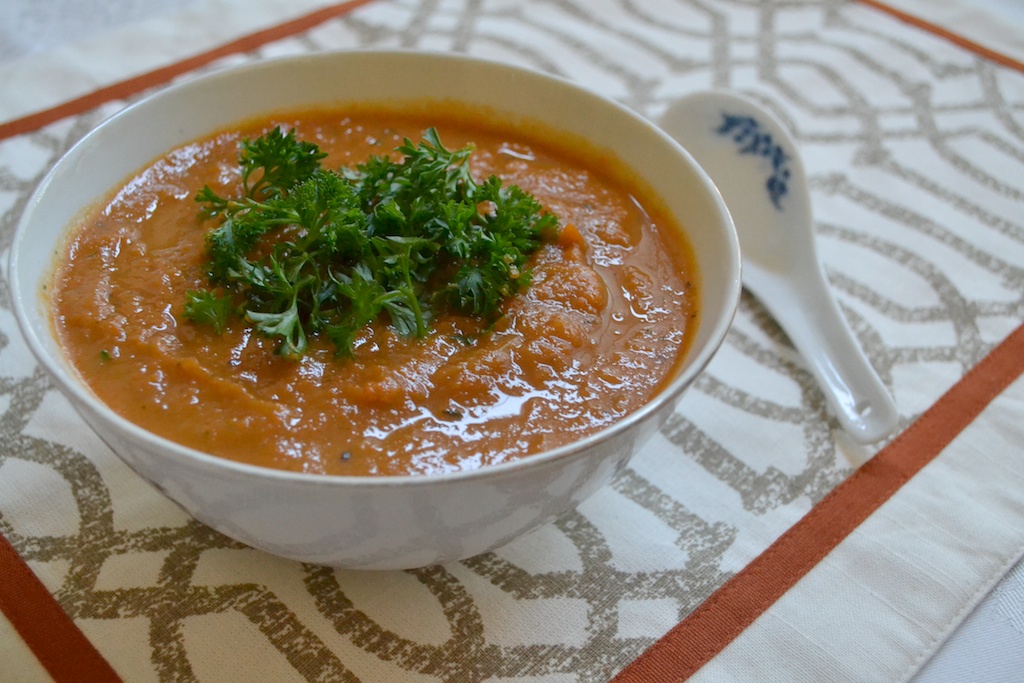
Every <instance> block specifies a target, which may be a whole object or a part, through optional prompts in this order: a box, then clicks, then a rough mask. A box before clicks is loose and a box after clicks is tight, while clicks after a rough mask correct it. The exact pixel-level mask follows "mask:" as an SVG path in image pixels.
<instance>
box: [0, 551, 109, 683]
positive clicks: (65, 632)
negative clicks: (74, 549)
mask: <svg viewBox="0 0 1024 683" xmlns="http://www.w3.org/2000/svg"><path fill="white" fill-rule="evenodd" d="M0 611H2V612H3V613H4V614H5V615H6V616H7V619H8V620H9V621H10V622H11V625H12V626H14V629H15V630H16V631H17V632H18V634H19V635H21V637H22V639H23V640H24V641H25V643H27V644H28V646H29V648H30V649H31V650H32V652H33V654H35V656H36V658H37V659H38V660H39V662H40V663H41V664H42V665H43V668H45V669H46V670H47V671H48V672H49V674H50V675H51V676H52V677H53V678H54V680H55V681H94V682H95V683H106V682H107V681H120V680H121V678H120V677H119V676H118V675H117V674H116V673H115V672H114V670H113V669H112V668H111V666H110V664H108V663H107V660H105V659H103V657H102V656H101V655H100V653H99V652H97V651H96V648H95V647H93V644H92V643H90V642H89V639H88V638H86V637H85V635H84V634H83V633H82V632H81V631H80V630H79V629H78V627H77V626H76V625H75V622H73V621H71V619H70V618H68V615H67V614H66V613H65V612H64V610H62V609H61V607H60V605H59V604H58V603H57V601H56V600H54V598H53V596H52V595H50V591H49V589H47V587H46V586H45V585H43V583H42V582H41V581H40V580H39V579H38V578H37V577H36V575H35V574H33V573H32V570H31V569H30V568H29V566H28V565H27V564H25V561H24V560H22V559H21V556H19V555H18V553H17V551H15V549H14V547H13V546H12V545H11V544H10V542H8V540H7V539H6V538H4V537H3V535H2V534H0Z"/></svg>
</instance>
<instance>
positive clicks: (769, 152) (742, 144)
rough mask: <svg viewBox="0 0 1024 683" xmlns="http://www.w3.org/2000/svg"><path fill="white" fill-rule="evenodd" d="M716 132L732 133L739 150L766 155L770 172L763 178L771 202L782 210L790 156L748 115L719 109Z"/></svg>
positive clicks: (720, 133)
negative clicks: (769, 164)
mask: <svg viewBox="0 0 1024 683" xmlns="http://www.w3.org/2000/svg"><path fill="white" fill-rule="evenodd" d="M715 132H716V133H717V134H718V135H721V136H723V137H730V136H731V137H732V140H733V142H735V143H736V144H737V146H739V153H740V154H754V155H757V156H760V157H764V158H765V159H768V161H769V162H770V163H771V167H772V174H771V175H770V176H769V177H768V180H767V181H765V188H766V189H767V190H768V196H769V197H770V198H771V200H772V204H774V205H775V208H776V209H777V210H779V211H782V210H783V209H782V197H783V196H785V194H786V193H787V192H788V191H789V188H788V187H787V186H786V183H788V182H789V160H790V156H789V155H788V154H786V150H784V149H783V148H782V146H781V145H779V144H778V143H777V142H775V141H774V140H773V139H772V136H771V133H766V132H764V131H762V130H761V124H759V123H758V122H757V119H755V118H754V117H752V116H746V115H739V114H727V113H725V112H722V125H721V126H719V127H718V128H716V129H715Z"/></svg>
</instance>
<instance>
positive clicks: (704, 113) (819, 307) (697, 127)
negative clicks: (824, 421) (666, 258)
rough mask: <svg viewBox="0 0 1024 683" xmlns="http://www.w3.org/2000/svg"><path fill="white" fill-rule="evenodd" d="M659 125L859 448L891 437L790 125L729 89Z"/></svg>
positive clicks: (885, 396) (892, 413) (684, 101)
mask: <svg viewBox="0 0 1024 683" xmlns="http://www.w3.org/2000/svg"><path fill="white" fill-rule="evenodd" d="M659 125H660V126H661V128H662V130H664V131H665V132H666V133H668V134H669V135H670V136H672V137H673V138H675V139H676V140H677V141H678V142H679V143H680V144H681V145H682V146H683V147H685V148H686V149H687V150H688V151H689V152H690V154H692V155H693V157H694V158H695V159H696V160H697V163H699V164H700V165H701V166H703V167H704V170H705V171H706V172H707V174H708V175H709V176H711V179H712V180H713V181H714V183H715V184H716V185H717V186H718V189H719V191H720V192H721V194H722V197H723V198H724V199H725V203H726V206H728V208H729V212H730V213H731V214H732V217H733V221H734V223H735V225H736V231H737V232H738V233H739V238H740V248H741V255H742V261H743V286H744V287H746V288H747V289H748V290H749V291H750V292H751V293H753V294H754V295H755V296H756V297H757V298H758V299H759V300H760V301H761V303H762V304H763V305H764V306H765V307H766V308H767V309H768V311H769V312H770V313H771V314H772V316H773V317H774V318H775V320H776V321H777V322H778V323H779V325H780V326H781V327H782V329H783V330H785V332H786V334H787V335H788V336H789V339H790V341H792V343H793V345H794V346H795V347H796V349H797V350H798V351H799V352H800V353H801V354H802V355H803V357H804V358H805V359H806V360H807V362H808V364H809V370H810V372H811V374H812V375H813V376H814V378H815V380H816V381H817V382H818V384H819V386H820V387H821V389H822V390H823V391H824V393H825V396H826V398H827V399H828V402H829V404H830V405H831V407H832V409H833V411H834V412H835V414H836V417H837V418H838V420H839V423H840V425H841V426H842V427H843V429H844V430H845V431H846V432H848V433H849V434H850V435H851V436H852V437H853V438H854V439H855V440H856V441H857V442H859V443H863V444H869V443H874V442H877V441H880V440H882V439H884V438H885V437H887V436H889V435H890V434H892V433H893V432H894V431H895V429H896V426H897V423H898V419H899V414H898V412H897V410H896V406H895V404H894V403H893V400H892V397H891V396H890V395H889V392H888V390H887V389H886V387H885V385H884V384H883V383H882V381H881V380H880V379H879V377H878V375H877V373H876V372H875V370H874V368H872V366H871V364H870V363H869V362H868V360H867V358H866V357H865V355H864V353H863V351H862V350H861V348H860V347H859V346H858V344H857V341H856V339H855V338H854V336H853V333H852V332H851V330H850V328H849V326H848V325H847V323H846V320H845V319H844V318H843V316H842V314H841V312H840V310H839V307H838V306H837V305H836V302H835V300H834V299H833V297H832V295H831V292H830V290H829V287H828V282H827V281H826V279H825V276H824V273H823V272H822V269H821V265H820V262H819V260H818V256H817V252H816V250H815V246H814V233H813V220H812V215H811V202H810V195H809V193H808V190H807V183H806V178H805V175H804V169H803V163H802V162H801V160H800V157H799V155H798V154H797V148H796V144H795V142H794V141H793V139H792V137H791V135H790V134H789V131H788V130H787V129H786V127H785V126H784V125H783V124H782V123H781V122H780V121H779V120H778V119H777V118H776V117H775V116H774V115H773V114H772V113H771V112H770V111H768V110H766V109H765V108H764V107H762V106H761V105H760V104H758V103H757V102H755V101H753V100H751V99H749V98H746V97H743V96H741V95H738V94H736V93H732V92H727V91H723V90H708V91H701V92H697V93H693V94H691V95H687V96H685V97H683V98H681V99H679V100H677V101H676V102H674V103H673V104H672V106H670V107H669V109H668V110H667V111H666V112H665V114H664V115H663V116H662V118H661V120H660V122H659Z"/></svg>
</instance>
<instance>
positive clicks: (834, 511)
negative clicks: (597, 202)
mask: <svg viewBox="0 0 1024 683" xmlns="http://www.w3.org/2000/svg"><path fill="white" fill-rule="evenodd" d="M1021 374H1024V325H1021V326H1020V327H1018V328H1017V330H1016V331H1015V332H1014V333H1013V334H1011V335H1010V336H1009V337H1007V339H1006V340H1005V341H1003V342H1002V343H1001V344H1000V345H999V346H997V347H996V349H995V350H994V351H992V353H990V354H989V355H988V356H987V357H986V358H985V359H984V360H982V361H981V362H980V363H978V365H976V366H975V367H974V368H972V369H971V370H970V372H968V373H967V374H966V375H964V377H963V378H962V379H961V380H960V381H959V382H958V383H957V384H956V385H954V386H953V388H952V389H950V390H949V391H948V392H946V394H945V395H943V396H942V398H940V399H939V400H938V401H937V402H936V403H935V405H933V406H932V407H931V408H929V409H928V411H927V412H925V413H924V415H922V416H921V417H920V418H919V419H918V420H917V421H916V422H914V424H912V425H911V426H910V427H908V428H907V429H906V431H904V432H903V433H902V434H900V436H899V437H897V438H896V440H894V441H893V442H892V443H891V444H889V445H888V446H886V447H885V448H883V449H882V450H881V451H879V452H878V453H877V454H876V455H875V457H874V458H872V459H871V460H869V461H868V462H866V463H865V464H864V465H862V466H861V467H860V469H858V470H857V471H856V472H855V473H854V474H853V475H851V476H850V477H849V478H848V479H847V480H846V481H844V482H843V483H842V484H840V485H839V486H837V487H836V488H835V489H833V491H832V492H831V493H830V494H829V495H827V496H826V497H825V498H824V499H822V500H821V502H820V503H818V504H817V505H816V506H814V507H813V508H812V509H811V511H810V512H808V513H807V515H806V516H804V518H803V519H801V520H800V521H799V522H797V523H796V524H795V525H793V526H792V527H791V528H790V529H788V530H787V531H786V532H785V533H784V534H782V536H780V537H779V539H778V540H777V541H775V543H773V544H772V545H771V546H769V548H768V549H767V550H765V551H764V552H763V553H762V554H761V555H759V556H758V557H757V558H756V559H754V561H753V562H751V563H750V564H749V565H747V566H746V567H744V568H743V570H741V571H740V572H739V573H738V574H736V576H734V577H733V578H732V579H730V580H729V581H728V582H727V583H726V584H725V585H723V586H722V587H721V588H719V589H718V590H717V591H716V592H715V593H714V594H713V595H712V596H711V597H710V598H708V599H707V600H706V601H704V603H702V604H701V605H700V607H698V608H697V609H696V610H694V611H693V613H691V614H690V616H688V617H687V618H686V619H684V620H683V621H682V622H680V623H679V624H678V625H677V626H676V627H675V628H673V629H672V630H671V631H669V632H668V634H666V635H665V636H663V637H662V638H661V639H660V640H658V641H657V642H656V643H655V644H654V645H653V646H651V648H650V649H648V650H647V651H646V652H644V654H642V655H641V656H640V657H638V658H637V659H636V660H635V661H634V662H633V663H632V664H630V665H629V666H627V667H626V668H625V669H624V670H623V671H622V672H621V673H620V674H619V675H618V676H617V677H616V678H615V679H614V682H615V683H663V682H664V683H668V682H669V681H681V680H684V679H685V678H687V677H689V676H691V675H693V674H694V673H695V672H696V671H697V670H698V669H699V668H700V667H702V666H703V665H704V664H706V663H707V662H708V661H710V660H711V658H713V657H714V656H715V655H717V654H718V653H719V652H721V651H722V650H723V649H724V648H725V646H726V645H728V644H729V643H730V642H732V641H733V640H734V639H735V638H736V637H737V636H739V634H740V633H742V632H743V630H744V629H746V628H747V627H748V626H749V625H750V624H751V623H753V621H754V620H755V619H757V617H759V616H760V615H761V614H762V613H764V612H765V610H767V609H768V608H769V607H770V606H771V605H772V604H773V603H775V601H776V600H778V599H779V598H780V597H782V595H783V594H784V593H785V592H786V591H788V590H789V589H790V588H792V587H793V585H794V584H796V582H797V581H799V580H800V578H801V577H803V576H804V575H805V574H807V572H809V571H810V570H811V569H812V568H813V567H814V566H815V565H817V564H818V562H820V561H821V559H822V558H823V557H825V555H827V554H828V553H829V552H831V551H832V549H833V548H835V547H836V546H837V545H839V543H840V542H842V540H843V539H844V538H846V537H847V536H848V535H849V534H850V533H851V532H852V531H853V530H854V529H856V528H857V527H858V526H859V525H860V524H861V523H862V522H863V521H864V520H865V519H867V517H868V516H869V515H870V514H871V513H872V512H874V511H875V510H877V509H878V508H879V507H881V505H882V504H883V503H884V502H885V501H886V500H888V499H889V498H890V497H891V496H892V495H893V494H894V493H895V492H896V491H898V490H899V488H900V487H901V486H903V485H904V484H905V483H907V481H909V480H910V478H911V477H913V476H914V475H915V474H917V472H919V471H920V470H921V469H922V468H923V467H924V466H925V465H927V464H928V463H930V462H931V461H932V460H933V459H934V458H935V457H936V456H937V455H938V454H939V453H941V452H942V450H943V449H944V448H946V446H948V445H949V443H950V442H951V441H953V439H954V438H956V437H957V435H958V434H960V433H961V432H962V431H963V430H964V429H965V428H966V427H967V426H968V425H970V424H971V422H973V421H974V420H975V418H977V417H978V415H979V414H980V413H981V411H982V410H984V409H985V407H986V406H987V405H988V404H989V403H991V402H992V400H993V399H994V398H996V397H997V396H998V395H999V394H1000V393H1001V392H1003V391H1004V390H1005V389H1006V388H1007V387H1008V386H1009V385H1010V384H1011V383H1012V382H1013V381H1014V380H1016V379H1017V377H1019V376H1020V375H1021Z"/></svg>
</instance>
